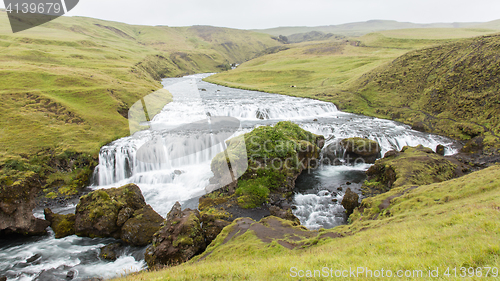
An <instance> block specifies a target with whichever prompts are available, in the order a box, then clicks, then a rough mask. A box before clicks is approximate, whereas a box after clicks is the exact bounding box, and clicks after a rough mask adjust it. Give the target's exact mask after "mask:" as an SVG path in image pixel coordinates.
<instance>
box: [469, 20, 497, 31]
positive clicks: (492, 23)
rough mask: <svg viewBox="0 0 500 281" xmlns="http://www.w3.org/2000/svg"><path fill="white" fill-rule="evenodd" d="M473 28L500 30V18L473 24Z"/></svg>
mask: <svg viewBox="0 0 500 281" xmlns="http://www.w3.org/2000/svg"><path fill="white" fill-rule="evenodd" d="M471 28H486V29H493V30H500V20H494V21H490V22H485V23H480V24H477V25H473V26H471Z"/></svg>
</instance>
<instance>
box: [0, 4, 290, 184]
mask: <svg viewBox="0 0 500 281" xmlns="http://www.w3.org/2000/svg"><path fill="white" fill-rule="evenodd" d="M278 45H281V43H279V42H278V41H276V40H273V39H271V37H270V36H269V35H266V34H258V33H255V32H251V31H241V30H234V29H227V28H216V27H208V26H193V27H177V28H170V27H166V26H158V27H151V26H132V25H127V24H123V23H116V22H108V21H102V20H97V19H91V18H83V17H71V18H70V17H60V18H58V19H56V20H54V21H52V22H50V23H47V24H44V25H43V26H39V27H36V28H33V29H30V30H27V31H24V32H20V33H16V34H12V31H11V29H10V26H9V21H8V18H7V15H6V13H5V12H0V128H1V129H0V131H1V134H0V143H1V150H0V167H1V168H2V171H1V174H2V176H5V175H8V177H7V179H8V180H5V178H4V180H3V181H2V180H0V182H2V183H5V182H11V181H12V180H14V181H15V179H16V178H17V176H16V174H25V173H27V172H30V171H34V172H35V173H40V169H41V168H40V165H42V166H43V165H45V164H41V163H40V162H49V161H45V160H47V159H45V158H44V157H45V156H47V155H49V156H50V157H52V156H54V155H58V154H60V153H62V152H63V151H67V150H71V151H73V152H77V153H84V154H88V155H89V157H92V158H94V159H95V158H96V157H97V153H98V151H99V149H100V147H101V146H102V145H104V144H106V143H108V142H110V141H112V140H114V139H117V138H119V137H123V136H126V135H128V121H127V111H128V108H129V107H130V106H131V105H132V104H133V103H135V102H136V101H138V100H139V99H140V98H141V97H143V96H145V95H147V94H150V93H152V92H153V91H156V90H158V89H159V88H161V84H160V82H159V80H160V78H162V77H175V76H179V75H185V74H190V73H199V72H216V71H222V70H226V69H228V68H229V65H230V64H231V63H241V62H244V61H246V60H249V59H251V58H253V57H255V56H256V55H257V54H259V53H260V52H262V51H263V50H265V49H266V48H269V47H274V46H278ZM35 156H36V157H35ZM34 158H38V159H40V158H43V159H45V160H43V161H41V160H36V159H34ZM42 170H43V169H42ZM48 170H51V169H48ZM52 170H54V169H52ZM56 170H57V169H56ZM61 177H63V176H61ZM0 178H1V176H0ZM63 178H64V179H65V181H67V180H68V179H67V178H66V177H63ZM70 178H71V177H70Z"/></svg>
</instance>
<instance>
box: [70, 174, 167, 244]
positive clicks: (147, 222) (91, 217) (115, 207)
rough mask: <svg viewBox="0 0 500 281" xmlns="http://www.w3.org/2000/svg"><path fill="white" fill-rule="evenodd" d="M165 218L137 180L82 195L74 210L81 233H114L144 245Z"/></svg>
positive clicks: (91, 235)
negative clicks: (146, 200) (142, 191)
mask: <svg viewBox="0 0 500 281" xmlns="http://www.w3.org/2000/svg"><path fill="white" fill-rule="evenodd" d="M162 221H163V218H162V217H161V216H160V215H159V214H158V213H156V212H155V211H154V210H153V209H152V208H151V206H149V205H146V202H145V200H144V197H143V196H142V193H141V190H140V189H139V187H138V186H137V185H135V184H127V185H125V186H122V187H119V188H110V189H100V190H96V191H93V192H91V193H89V194H87V195H85V196H82V197H81V198H80V202H79V203H78V205H77V206H76V212H75V232H76V234H77V235H78V236H86V237H114V238H117V239H122V240H123V241H124V242H126V243H128V244H131V245H136V246H144V245H147V244H149V243H150V242H151V240H152V237H153V234H154V233H155V232H156V231H157V230H158V229H159V228H160V225H161V223H162Z"/></svg>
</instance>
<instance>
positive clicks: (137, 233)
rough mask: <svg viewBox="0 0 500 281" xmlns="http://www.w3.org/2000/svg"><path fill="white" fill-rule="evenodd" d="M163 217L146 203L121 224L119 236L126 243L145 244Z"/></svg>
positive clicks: (158, 227)
mask: <svg viewBox="0 0 500 281" xmlns="http://www.w3.org/2000/svg"><path fill="white" fill-rule="evenodd" d="M162 222H163V217H162V216H160V215H159V214H158V213H157V212H155V211H154V210H153V208H151V206H149V205H147V206H145V207H144V208H142V209H139V210H137V211H135V212H134V215H133V216H132V218H130V219H129V220H127V222H125V223H124V224H123V226H122V231H121V236H120V238H121V239H122V240H123V241H124V242H125V243H128V244H131V245H136V246H146V245H148V244H149V243H151V241H152V240H153V235H154V234H155V233H156V232H157V231H158V230H159V229H160V227H161V224H162Z"/></svg>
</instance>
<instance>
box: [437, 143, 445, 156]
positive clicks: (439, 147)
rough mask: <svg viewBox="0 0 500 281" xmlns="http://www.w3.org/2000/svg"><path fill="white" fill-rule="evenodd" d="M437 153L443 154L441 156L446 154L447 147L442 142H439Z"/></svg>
mask: <svg viewBox="0 0 500 281" xmlns="http://www.w3.org/2000/svg"><path fill="white" fill-rule="evenodd" d="M436 153H437V154H439V155H441V156H444V154H445V147H444V146H443V145H441V144H438V145H437V146H436Z"/></svg>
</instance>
